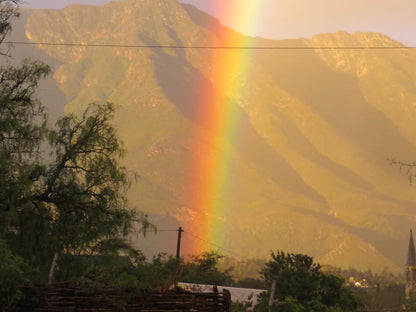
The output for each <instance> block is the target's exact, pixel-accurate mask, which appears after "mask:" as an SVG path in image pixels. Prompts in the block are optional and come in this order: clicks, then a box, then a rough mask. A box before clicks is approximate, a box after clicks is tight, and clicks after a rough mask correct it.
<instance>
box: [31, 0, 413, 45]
mask: <svg viewBox="0 0 416 312" xmlns="http://www.w3.org/2000/svg"><path fill="white" fill-rule="evenodd" d="M110 1H111V0H24V2H25V3H26V4H25V6H27V7H32V8H54V9H60V8H63V7H65V6H67V5H69V4H72V3H79V4H90V5H102V4H105V3H108V2H110ZM113 1H114V0H113ZM137 1H140V0H137ZM242 1H254V2H255V3H256V5H257V3H258V4H259V5H260V7H261V8H262V10H261V14H260V16H261V17H260V18H259V19H258V20H259V21H261V24H260V25H259V26H258V27H257V28H256V30H255V32H254V33H250V31H247V30H246V31H245V32H246V33H245V34H247V35H252V36H262V37H266V38H272V39H286V38H299V37H306V38H310V37H311V36H312V35H314V34H320V33H327V32H335V31H338V30H344V31H347V32H356V31H375V32H381V33H384V34H386V35H388V36H390V37H391V38H392V39H395V40H398V41H400V42H402V43H404V44H406V45H409V46H416V0H181V1H180V2H184V3H192V4H194V5H196V6H197V7H199V8H200V9H202V10H204V11H206V12H208V13H210V14H211V15H214V16H216V17H217V18H219V19H220V20H221V22H222V23H223V24H225V25H228V26H230V27H232V28H235V29H236V30H237V31H242V30H241V29H238V28H239V25H237V24H234V25H233V22H232V21H229V20H226V17H225V16H222V15H220V13H221V12H222V11H223V8H224V7H226V6H228V7H229V9H232V8H233V6H236V5H238V3H242ZM249 17H250V12H247V18H249Z"/></svg>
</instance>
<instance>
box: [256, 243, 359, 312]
mask: <svg viewBox="0 0 416 312" xmlns="http://www.w3.org/2000/svg"><path fill="white" fill-rule="evenodd" d="M271 258H272V259H271V260H270V261H268V262H267V263H266V265H265V267H264V268H263V270H262V271H261V273H262V275H263V276H264V278H265V280H266V282H268V283H269V285H271V283H272V281H273V280H275V281H276V291H275V293H274V294H273V296H274V299H275V303H274V305H273V309H274V310H275V311H337V310H339V311H355V310H356V308H357V303H356V301H355V298H354V297H353V296H352V293H351V292H350V291H349V290H348V289H347V288H346V287H344V280H343V279H341V278H339V277H336V276H334V275H330V274H329V275H326V274H324V273H323V272H321V267H320V265H319V264H316V263H314V261H313V258H312V257H309V256H307V255H303V254H293V253H287V254H286V253H284V252H283V251H278V252H276V253H274V252H272V253H271ZM269 287H270V286H269ZM269 298H270V292H268V293H262V294H261V296H260V297H259V303H258V305H257V306H256V307H255V311H267V306H268V304H267V303H268V301H269Z"/></svg>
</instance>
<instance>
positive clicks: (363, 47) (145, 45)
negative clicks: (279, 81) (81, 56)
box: [4, 41, 416, 50]
mask: <svg viewBox="0 0 416 312" xmlns="http://www.w3.org/2000/svg"><path fill="white" fill-rule="evenodd" d="M4 43H7V44H16V45H43V46H57V47H101V48H134V49H143V48H149V49H214V50H409V49H416V46H403V45H397V46H345V47H340V46H316V47H314V46H303V47H301V46H194V45H190V46H186V45H147V44H137V45H136V44H102V43H65V42H28V41H4Z"/></svg>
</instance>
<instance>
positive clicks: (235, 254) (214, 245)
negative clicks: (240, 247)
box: [185, 231, 241, 258]
mask: <svg viewBox="0 0 416 312" xmlns="http://www.w3.org/2000/svg"><path fill="white" fill-rule="evenodd" d="M185 233H186V234H189V235H190V236H192V237H194V238H196V239H198V240H200V241H202V242H204V243H207V244H209V245H211V246H213V247H216V248H218V249H221V250H223V251H226V252H228V253H230V254H234V256H237V257H238V258H241V257H240V255H239V254H238V253H236V252H234V251H232V250H229V249H226V248H223V247H221V246H219V245H217V244H214V243H212V242H209V241H207V240H205V239H203V238H201V237H198V236H196V235H193V234H191V233H189V231H187V232H185Z"/></svg>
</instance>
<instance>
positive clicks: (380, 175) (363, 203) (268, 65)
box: [16, 0, 416, 270]
mask: <svg viewBox="0 0 416 312" xmlns="http://www.w3.org/2000/svg"><path fill="white" fill-rule="evenodd" d="M26 14H27V19H26V18H25V19H24V24H25V25H24V26H25V34H26V37H27V40H31V41H33V42H59V43H68V42H69V43H71V42H76V43H91V44H120V43H126V44H129V45H146V46H156V45H176V46H178V45H181V46H207V45H217V46H218V45H226V44H227V42H226V40H229V39H230V38H233V39H235V40H237V42H238V41H242V40H245V42H246V44H251V45H256V46H273V47H287V46H295V47H303V48H304V49H297V50H256V51H250V52H247V51H241V50H231V51H230V50H227V51H222V50H218V51H216V52H215V53H214V52H213V51H211V50H207V49H158V48H151V47H148V48H104V47H64V46H38V47H37V48H36V47H33V48H28V47H26V46H25V47H22V49H27V50H26V52H27V53H29V54H31V53H34V52H30V51H32V50H29V49H33V51H38V52H36V53H41V54H42V55H47V57H48V58H49V59H50V60H53V62H54V64H55V66H54V67H55V71H54V75H53V78H54V80H55V81H54V82H51V83H55V84H57V85H58V86H59V91H55V92H57V93H56V94H63V95H64V97H65V100H64V101H65V103H66V105H65V111H66V112H74V111H78V110H80V109H81V108H82V107H84V106H85V105H86V104H88V103H89V102H92V101H107V100H108V101H112V102H115V103H117V104H118V105H119V106H120V109H119V112H118V115H117V120H116V124H117V127H118V129H119V133H120V135H121V137H122V138H123V140H124V141H125V144H126V147H127V148H128V151H129V153H128V156H127V159H126V165H127V166H128V168H130V169H131V170H134V171H135V172H137V173H139V175H140V178H139V179H138V182H137V183H135V184H134V185H133V188H132V190H131V192H130V195H129V198H130V201H131V203H132V205H134V206H136V207H138V208H140V209H142V210H144V211H147V212H149V213H151V214H155V215H156V217H155V218H156V220H165V221H166V222H168V221H167V220H170V221H169V222H168V223H166V224H172V226H171V227H176V226H177V225H178V224H181V225H182V226H183V227H184V228H185V229H190V228H191V229H193V228H194V227H193V226H192V224H195V222H196V221H195V220H197V219H198V218H199V217H200V216H199V215H198V212H197V211H195V210H194V209H193V207H190V206H189V205H188V204H187V198H186V196H187V194H189V192H191V191H194V192H198V190H197V189H195V190H194V189H193V188H192V185H189V184H188V183H187V177H188V175H189V172H188V170H189V160H190V159H193V158H197V157H203V156H204V155H205V156H206V154H207V153H208V154H209V153H212V154H213V155H214V154H221V153H224V152H225V150H224V149H227V153H228V155H231V156H230V157H231V159H232V161H231V162H230V163H229V165H228V169H227V170H228V171H227V172H228V173H227V174H228V179H229V188H228V189H227V192H226V194H220V195H218V196H219V197H221V198H220V199H222V197H225V196H228V197H227V206H226V213H222V214H221V215H217V214H213V215H210V216H209V218H210V220H211V221H212V225H213V226H215V225H216V224H220V225H221V226H223V227H224V232H223V234H222V237H221V240H218V241H213V242H211V241H210V243H214V244H215V245H220V246H221V247H222V248H224V249H225V250H229V251H233V252H236V253H238V255H239V256H241V257H256V256H258V257H266V256H268V254H269V252H270V250H277V249H279V250H280V249H283V250H286V251H290V252H301V253H307V254H309V255H312V256H314V257H315V258H316V260H317V261H320V262H323V263H329V264H334V265H338V266H342V267H349V266H353V267H356V268H359V269H366V268H372V269H373V270H382V269H383V268H384V267H389V268H391V269H393V270H400V269H401V268H402V266H403V265H404V262H405V256H406V246H407V239H408V230H409V228H410V227H412V226H415V224H416V223H415V211H416V210H415V209H416V208H415V207H416V190H414V189H413V188H412V187H411V186H410V185H409V184H408V181H407V179H406V176H405V175H404V174H403V173H400V172H399V170H398V168H397V167H394V166H391V165H390V163H389V161H387V159H388V158H397V159H400V160H403V161H412V160H415V159H416V136H415V135H414V134H415V133H416V122H415V121H416V51H415V50H412V49H382V50H381V49H380V50H366V49H357V50H354V49H310V47H352V46H366V45H371V46H383V47H389V46H398V45H400V43H398V42H394V41H392V40H391V39H389V38H388V37H386V36H384V35H382V34H377V33H356V34H348V33H344V32H338V33H335V34H321V35H316V36H314V37H313V38H312V39H311V40H307V39H294V40H284V41H272V40H266V39H262V38H247V37H244V36H242V35H240V34H238V33H235V32H233V31H232V30H231V29H228V28H226V27H224V26H222V25H221V24H220V23H219V22H218V21H216V20H215V19H213V18H212V17H210V16H208V15H206V14H205V13H203V12H201V11H198V10H197V9H196V8H194V7H192V6H189V5H182V4H179V3H177V2H175V1H173V0H142V1H136V0H124V1H121V2H112V3H109V4H107V5H105V6H102V7H93V6H78V5H71V6H68V7H67V8H65V9H63V10H61V11H58V10H34V11H28V12H27V13H26ZM21 23H23V21H21ZM19 49H20V46H16V50H19ZM221 53H229V54H230V56H231V58H232V57H236V58H237V57H242V58H243V59H244V64H245V65H246V68H245V73H246V75H243V76H241V75H240V76H239V75H237V74H235V73H233V72H230V73H228V74H227V75H229V76H227V77H223V78H224V80H223V81H227V82H228V83H230V85H234V86H238V87H239V88H235V89H234V88H230V89H229V92H228V93H227V94H226V96H227V97H228V100H229V102H230V103H232V105H233V109H234V114H235V116H237V117H238V120H239V121H238V138H239V139H238V140H237V139H236V140H230V139H229V137H216V136H212V135H210V134H209V132H210V130H211V129H210V128H209V125H207V124H204V122H203V119H198V118H196V117H195V116H196V115H195V114H194V113H195V110H205V111H209V109H210V103H209V102H201V101H198V100H197V99H200V98H201V97H204V96H207V94H204V93H203V92H202V91H201V90H205V91H206V92H208V93H211V94H216V93H219V92H220V91H219V90H220V89H221V88H223V87H224V86H220V85H218V84H217V82H216V79H217V77H216V76H215V70H216V69H215V68H216V66H219V62H220V59H221ZM242 54H244V55H242ZM38 55H40V54H38ZM39 57H41V58H42V57H45V56H39ZM237 89H238V92H237V91H235V90H237ZM207 90H208V91H207ZM51 96H52V94H51ZM198 105H199V106H198ZM218 142H220V143H218ZM210 174H212V175H213V177H215V174H216V172H212V173H210ZM224 200H225V199H224ZM157 215H159V216H157ZM175 220H176V221H175ZM165 221H164V222H165ZM188 233H189V235H188V236H187V235H186V234H187V232H186V231H185V233H184V244H183V248H184V252H190V251H191V250H189V248H188V249H187V246H189V245H191V244H192V242H191V241H192V240H195V239H201V237H195V236H192V232H188ZM160 235H161V236H160V237H163V235H164V234H163V233H160ZM171 236H173V237H174V236H175V233H174V232H173V233H171ZM171 238H172V237H171ZM174 239H175V238H173V244H175V241H174ZM165 241H166V240H165ZM159 243H160V241H159ZM169 243H170V241H169ZM205 243H206V242H205ZM157 247H158V245H157V246H153V248H155V249H157ZM173 249H174V247H173ZM213 249H215V246H213ZM220 251H221V250H220Z"/></svg>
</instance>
